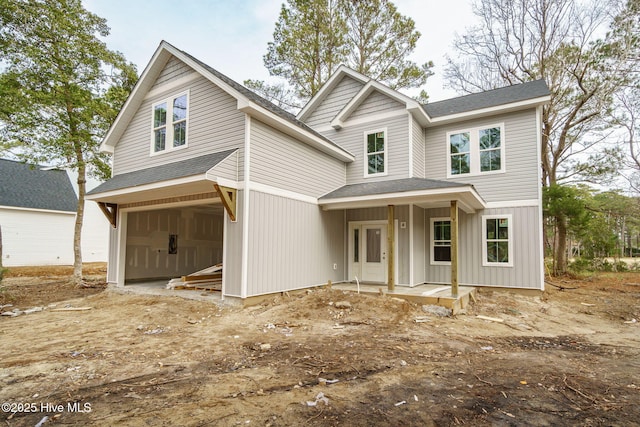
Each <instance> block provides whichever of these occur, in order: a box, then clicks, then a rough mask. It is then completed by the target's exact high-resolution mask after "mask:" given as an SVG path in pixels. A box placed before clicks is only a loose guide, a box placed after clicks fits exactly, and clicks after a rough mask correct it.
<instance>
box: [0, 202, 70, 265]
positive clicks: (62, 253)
mask: <svg viewBox="0 0 640 427" xmlns="http://www.w3.org/2000/svg"><path fill="white" fill-rule="evenodd" d="M74 224H75V212H66V213H62V212H53V211H36V210H23V209H4V208H1V207H0V226H2V263H3V265H4V266H5V267H15V266H20V265H71V264H73V229H74Z"/></svg>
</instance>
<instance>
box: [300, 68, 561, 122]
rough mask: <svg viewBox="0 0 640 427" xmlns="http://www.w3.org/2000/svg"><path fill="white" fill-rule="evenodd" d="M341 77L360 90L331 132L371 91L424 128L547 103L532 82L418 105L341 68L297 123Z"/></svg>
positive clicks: (541, 84)
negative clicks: (395, 104)
mask: <svg viewBox="0 0 640 427" xmlns="http://www.w3.org/2000/svg"><path fill="white" fill-rule="evenodd" d="M345 76H349V77H351V78H353V79H355V80H357V81H359V82H362V83H363V84H364V86H363V87H362V88H361V90H360V91H359V92H358V93H357V94H356V95H355V96H354V97H353V98H352V99H351V100H350V101H349V102H348V103H347V104H346V105H345V106H344V107H343V108H342V109H341V110H340V112H338V114H337V115H336V116H335V118H334V119H333V120H332V121H331V126H332V127H333V128H335V129H340V128H341V127H342V126H343V121H344V120H346V119H347V118H348V117H349V115H350V114H351V113H353V111H355V109H356V108H357V107H358V106H359V105H360V104H361V103H362V102H363V101H364V100H365V99H366V98H367V96H369V95H370V94H371V92H373V91H374V90H376V91H378V92H380V93H383V94H385V95H386V96H388V97H390V98H391V99H394V100H396V101H398V102H400V103H403V104H405V108H406V109H407V112H409V113H410V114H411V115H413V117H414V118H415V119H416V120H417V121H418V122H419V123H420V124H421V125H422V126H425V127H427V126H433V125H439V124H443V123H447V122H452V121H455V120H466V119H471V118H475V117H481V116H485V115H488V114H495V113H499V112H506V111H516V110H519V109H524V108H533V107H536V106H538V105H542V104H544V103H546V102H548V101H549V100H550V95H549V88H548V87H547V85H546V83H545V81H544V80H535V81H532V82H526V83H522V84H517V85H512V86H507V87H503V88H499V89H494V90H489V91H485V92H479V93H474V94H471V95H465V96H460V97H456V98H451V99H447V100H444V101H437V102H432V103H428V104H424V105H422V104H419V103H418V102H417V101H416V100H414V99H413V98H411V97H409V96H406V95H404V94H402V93H400V92H398V91H397V90H395V89H391V88H390V87H388V86H386V85H384V84H382V83H380V82H378V81H376V80H373V79H371V78H369V77H367V76H365V75H363V74H360V73H358V72H357V71H354V70H352V69H350V68H349V67H346V66H344V65H341V66H340V67H339V68H338V69H337V70H336V72H335V73H333V74H332V75H331V77H329V80H327V82H326V83H325V84H324V85H323V86H322V87H321V88H320V90H319V91H318V93H316V94H315V95H314V96H313V97H312V98H311V99H310V100H309V102H308V103H307V105H305V106H304V108H303V109H302V110H301V111H300V112H299V113H298V115H297V118H298V120H305V119H307V118H309V117H310V116H311V114H312V113H313V111H314V110H315V109H316V108H318V107H319V106H320V104H322V102H323V101H324V100H325V99H326V98H327V96H328V95H329V94H330V93H331V91H332V90H333V89H334V88H335V87H336V86H337V85H338V83H340V81H341V80H342V79H343V78H344V77H345Z"/></svg>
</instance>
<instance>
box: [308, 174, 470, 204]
mask: <svg viewBox="0 0 640 427" xmlns="http://www.w3.org/2000/svg"><path fill="white" fill-rule="evenodd" d="M467 186H469V184H461V183H459V182H449V181H438V180H435V179H427V178H404V179H394V180H392V181H376V182H365V183H361V184H350V185H345V186H344V187H340V188H338V189H337V190H334V191H332V192H330V193H328V194H325V195H324V196H322V197H320V199H319V200H320V201H322V200H330V199H339V198H343V197H358V196H373V195H377V194H392V193H393V194H396V193H403V192H408V191H421V190H435V189H439V188H455V187H467Z"/></svg>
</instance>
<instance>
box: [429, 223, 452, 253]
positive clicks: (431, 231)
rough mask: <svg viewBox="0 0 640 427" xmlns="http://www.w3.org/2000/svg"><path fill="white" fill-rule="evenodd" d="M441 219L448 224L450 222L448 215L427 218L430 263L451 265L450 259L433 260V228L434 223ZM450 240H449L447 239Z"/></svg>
mask: <svg viewBox="0 0 640 427" xmlns="http://www.w3.org/2000/svg"><path fill="white" fill-rule="evenodd" d="M441 221H448V222H449V224H451V218H450V217H444V216H443V217H436V218H431V219H429V235H430V245H431V251H430V252H431V260H430V261H431V265H451V261H436V260H435V235H436V233H435V230H434V228H433V227H434V224H435V223H436V222H441ZM449 242H451V241H449ZM449 247H451V244H449Z"/></svg>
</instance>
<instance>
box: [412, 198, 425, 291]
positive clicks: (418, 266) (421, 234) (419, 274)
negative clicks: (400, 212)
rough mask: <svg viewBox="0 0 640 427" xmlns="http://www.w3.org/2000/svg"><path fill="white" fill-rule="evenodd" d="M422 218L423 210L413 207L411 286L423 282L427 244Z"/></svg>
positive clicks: (423, 216)
mask: <svg viewBox="0 0 640 427" xmlns="http://www.w3.org/2000/svg"><path fill="white" fill-rule="evenodd" d="M424 218H425V211H424V209H422V208H421V207H419V206H413V233H412V234H413V283H410V285H412V286H413V285H418V284H420V283H424V282H425V271H426V264H425V261H426V259H427V258H426V257H427V246H428V245H429V242H428V240H427V239H426V238H427V234H426V230H425V223H424Z"/></svg>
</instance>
